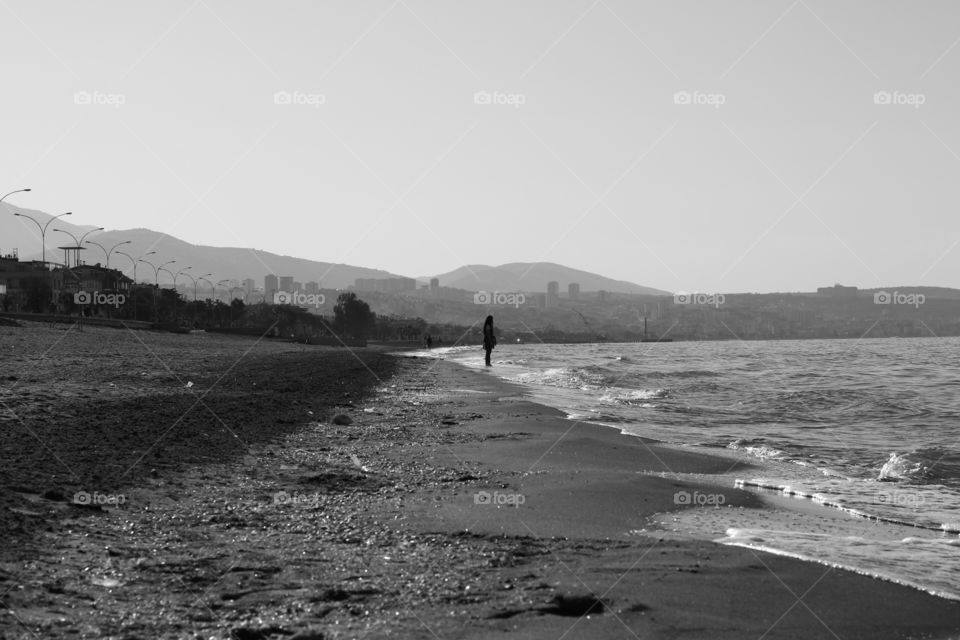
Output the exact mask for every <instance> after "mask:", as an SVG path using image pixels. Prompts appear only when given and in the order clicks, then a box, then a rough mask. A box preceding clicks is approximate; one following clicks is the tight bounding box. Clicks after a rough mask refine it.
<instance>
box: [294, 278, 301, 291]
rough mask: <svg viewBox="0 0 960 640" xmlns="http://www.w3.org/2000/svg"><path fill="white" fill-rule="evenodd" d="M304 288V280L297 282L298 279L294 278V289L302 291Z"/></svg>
mask: <svg viewBox="0 0 960 640" xmlns="http://www.w3.org/2000/svg"><path fill="white" fill-rule="evenodd" d="M302 290H303V283H302V282H297V281H296V280H294V281H293V291H302Z"/></svg>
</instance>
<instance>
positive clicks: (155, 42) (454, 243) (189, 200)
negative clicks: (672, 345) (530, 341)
mask: <svg viewBox="0 0 960 640" xmlns="http://www.w3.org/2000/svg"><path fill="white" fill-rule="evenodd" d="M0 24H2V25H3V28H2V31H0V65H2V72H3V83H2V88H0V113H2V116H3V117H2V119H0V122H2V127H3V130H2V132H0V135H2V137H0V195H2V193H6V192H7V191H11V190H13V189H17V188H21V187H30V188H32V189H33V191H32V192H30V193H25V194H16V195H14V196H11V197H10V198H9V199H8V200H7V202H5V204H12V205H14V206H22V207H24V208H30V209H40V210H43V211H46V212H48V213H59V212H63V211H72V212H73V215H72V217H71V220H70V221H71V222H72V223H73V224H80V225H83V224H87V225H94V226H103V227H106V228H107V229H126V228H136V227H146V228H150V229H154V230H157V231H162V232H164V233H168V234H170V235H173V236H176V237H179V238H181V239H183V240H186V241H188V242H192V243H196V244H207V245H214V246H240V247H253V248H257V249H262V250H266V251H272V252H275V253H279V254H285V255H293V256H298V257H302V258H309V259H314V260H322V261H328V262H334V263H341V262H342V263H347V264H353V265H358V266H365V267H372V268H381V269H386V270H388V271H391V272H393V273H398V274H402V275H406V276H412V277H417V276H429V275H434V274H438V273H442V272H446V271H450V270H453V269H455V268H457V267H459V266H461V265H464V264H491V265H495V264H502V263H507V262H538V261H549V262H557V263H561V264H564V265H567V266H570V267H574V268H578V269H584V270H587V271H591V272H595V273H599V274H602V275H605V276H607V277H611V278H616V279H621V280H628V281H631V282H635V283H638V284H641V285H646V286H652V287H656V288H659V289H664V290H667V291H698V292H746V291H756V292H773V291H810V290H814V289H815V288H816V287H818V286H829V285H832V284H834V283H843V284H846V285H856V286H860V287H864V288H866V287H893V286H897V285H903V286H905V285H927V286H949V287H960V246H958V245H960V215H957V214H958V211H957V209H958V207H957V202H958V195H960V120H958V118H957V117H956V114H958V113H960V95H958V88H957V86H958V84H957V82H956V78H958V77H960V5H958V4H957V3H955V2H950V1H942V2H936V1H928V2H923V3H915V2H906V1H900V2H884V1H877V0H870V1H848V2H842V3H837V2H829V1H813V0H784V1H781V0H758V1H751V2H742V1H731V2H725V1H718V2H696V3H693V2H675V1H672V0H671V1H669V2H667V1H661V2H639V1H635V0H569V1H568V0H542V1H536V2H533V1H524V0H510V1H505V2H482V3H479V2H462V1H445V2H439V1H436V0H433V1H419V0H383V1H380V0H370V1H365V0H363V1H360V0H345V1H342V2H319V1H309V2H307V1H303V2H243V1H236V0H231V1H223V2H218V1H215V0H184V1H179V0H164V1H163V2H129V1H126V0H123V1H113V2H111V1H98V2H91V1H77V0H70V1H63V2H55V1H42V0H41V1H36V0H29V1H27V0H0ZM2 244H3V242H2V239H0V245H2Z"/></svg>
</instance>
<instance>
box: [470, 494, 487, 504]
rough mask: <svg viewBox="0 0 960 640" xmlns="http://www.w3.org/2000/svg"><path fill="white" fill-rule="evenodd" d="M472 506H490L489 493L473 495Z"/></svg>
mask: <svg viewBox="0 0 960 640" xmlns="http://www.w3.org/2000/svg"><path fill="white" fill-rule="evenodd" d="M473 504H490V493H489V492H487V491H478V492H476V493H475V494H473Z"/></svg>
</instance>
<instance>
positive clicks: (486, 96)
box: [473, 91, 493, 104]
mask: <svg viewBox="0 0 960 640" xmlns="http://www.w3.org/2000/svg"><path fill="white" fill-rule="evenodd" d="M492 102H493V95H491V93H490V92H489V91H477V92H476V93H475V94H473V103H474V104H491V103H492Z"/></svg>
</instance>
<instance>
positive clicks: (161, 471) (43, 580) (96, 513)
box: [0, 326, 960, 639]
mask: <svg viewBox="0 0 960 640" xmlns="http://www.w3.org/2000/svg"><path fill="white" fill-rule="evenodd" d="M0 349H2V358H3V360H2V361H0V362H2V365H3V370H2V372H0V380H2V382H0V400H2V402H3V408H4V412H3V420H2V427H3V429H4V434H5V445H4V447H3V450H2V454H0V457H2V459H0V486H2V502H0V507H2V509H3V526H2V527H0V535H2V536H3V539H2V540H0V543H2V544H0V548H2V551H0V593H2V594H3V595H2V597H0V599H2V612H0V637H3V638H36V637H44V638H45V637H67V638H70V637H73V638H81V637H89V638H100V637H103V638H141V637H150V638H167V637H169V638H182V637H197V638H241V639H247V638H278V639H279V638H294V637H297V636H296V635H294V634H298V633H299V634H300V636H299V637H300V638H306V637H327V638H340V637H342V638H357V637H363V638H380V637H384V638H386V637H403V638H436V637H440V638H446V637H468V638H474V637H510V638H551V639H556V638H560V637H563V638H604V637H611V638H614V637H616V638H622V637H628V638H633V637H641V638H746V637H765V638H796V637H804V638H808V637H812V638H818V637H825V638H834V637H841V638H910V637H918V638H919V637H929V638H948V637H956V636H957V634H958V629H960V606H958V605H957V603H954V602H949V601H946V600H942V599H938V598H935V597H932V596H929V595H927V594H924V593H922V592H919V591H916V590H914V589H910V588H907V587H902V586H898V585H894V584H892V583H887V582H882V581H879V580H874V579H871V578H867V577H864V576H859V575H855V574H852V573H849V572H846V571H840V570H836V569H831V568H829V567H824V566H822V565H816V564H812V563H806V562H801V561H796V560H792V559H789V558H782V557H776V556H771V555H768V554H763V553H755V552H753V551H750V550H747V549H740V548H733V547H726V546H722V545H717V544H714V543H711V542H706V541H704V542H697V541H684V540H676V539H674V538H672V537H670V536H669V535H667V534H664V533H661V532H658V531H657V530H655V528H654V527H653V523H652V520H651V517H652V516H654V515H655V514H662V512H665V511H670V510H674V509H679V508H683V507H680V506H678V505H677V504H676V497H675V496H676V495H677V494H678V492H686V494H688V495H694V493H695V492H696V493H697V495H700V496H716V495H719V494H721V493H722V495H723V499H724V504H725V506H724V507H721V508H723V509H761V508H764V507H763V505H762V504H761V502H760V500H759V498H757V497H756V496H754V495H752V494H750V493H748V492H743V491H740V490H736V489H732V488H729V487H718V486H715V485H714V484H713V483H711V482H710V480H709V479H710V475H711V474H718V473H722V472H725V471H727V470H728V469H729V468H730V462H729V461H728V460H723V459H717V458H712V457H708V456H701V455H696V454H690V453H687V452H678V451H675V450H670V449H666V448H662V447H659V446H657V445H656V443H652V442H647V441H643V440H641V439H639V438H631V437H627V436H621V435H619V434H618V433H616V432H615V431H614V430H611V429H606V428H603V427H596V426H591V425H585V424H577V423H574V422H571V421H568V420H565V419H564V418H563V416H562V415H560V414H559V413H558V412H556V411H554V410H551V409H549V408H546V407H543V406H540V405H536V404H533V403H530V402H527V401H525V400H524V399H523V398H522V397H521V396H520V390H518V389H517V388H516V387H513V386H511V385H508V384H506V383H503V382H501V381H499V380H497V379H496V378H494V377H493V376H492V375H488V374H487V373H486V372H475V371H469V370H466V369H463V368H460V367H458V366H456V365H454V364H452V363H446V362H438V361H435V360H425V359H412V358H394V357H391V356H388V355H386V354H384V353H382V352H378V351H377V350H375V349H368V350H362V351H358V352H356V353H354V352H351V351H348V350H341V349H330V348H324V347H308V346H304V345H291V344H288V343H278V342H261V343H257V342H255V341H252V340H249V339H236V338H227V337H223V336H212V335H211V336H207V335H202V334H201V335H190V336H174V335H168V334H153V333H147V332H125V331H122V330H112V329H99V328H97V329H94V328H88V329H87V330H86V331H85V332H84V333H83V334H77V333H74V332H70V331H64V330H63V329H62V328H60V329H50V328H46V327H42V326H29V327H24V328H10V327H2V328H0ZM188 382H193V384H192V385H190V386H187V383H188ZM340 414H342V415H345V416H347V417H349V419H350V420H347V421H345V420H337V421H336V422H342V423H346V424H335V421H334V419H333V418H334V416H336V415H340ZM650 472H654V473H653V474H651V473H650ZM657 472H659V473H657ZM672 473H699V474H703V475H702V476H700V477H701V478H702V481H698V482H696V483H691V482H687V481H680V480H677V479H675V478H674V477H673V476H672V475H671V474H672ZM77 492H86V493H89V494H93V493H98V494H100V497H101V498H103V496H108V497H110V496H112V497H117V496H122V497H123V502H122V503H120V504H115V503H106V504H88V505H78V504H75V503H74V501H73V495H74V494H76V493H77ZM521 501H522V502H521ZM114 502H116V500H114ZM709 508H713V507H709ZM598 601H599V603H600V604H598ZM588 611H589V612H588ZM584 614H585V615H584ZM311 634H312V635H311Z"/></svg>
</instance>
